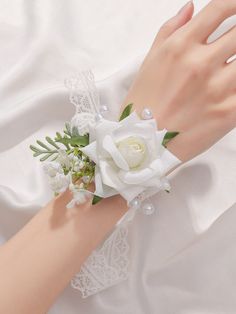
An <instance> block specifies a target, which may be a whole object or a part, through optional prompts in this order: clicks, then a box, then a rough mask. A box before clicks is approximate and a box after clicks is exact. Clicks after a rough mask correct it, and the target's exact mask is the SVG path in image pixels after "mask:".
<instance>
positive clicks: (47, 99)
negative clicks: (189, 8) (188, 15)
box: [0, 0, 236, 314]
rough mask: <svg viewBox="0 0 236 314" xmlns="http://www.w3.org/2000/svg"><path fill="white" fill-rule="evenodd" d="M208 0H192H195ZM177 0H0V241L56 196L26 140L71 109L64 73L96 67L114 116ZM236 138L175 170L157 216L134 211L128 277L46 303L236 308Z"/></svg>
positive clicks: (75, 308) (64, 307)
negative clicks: (89, 292) (96, 290)
mask: <svg viewBox="0 0 236 314" xmlns="http://www.w3.org/2000/svg"><path fill="white" fill-rule="evenodd" d="M206 3H207V1H205V0H198V1H197V3H196V7H197V10H198V9H199V8H200V7H202V6H203V5H205V4H206ZM183 4H184V1H182V0H171V1H164V0H162V1H161V0H126V1H121V0H116V1H115V0H109V1H107V0H100V1H94V0H86V1H82V0H77V1H76V0H71V1H66V0H57V1H55V0H41V1H30V0H25V1H23V0H12V1H7V0H1V2H0V22H1V23H0V44H1V49H0V108H1V109H0V110H1V111H0V112H1V115H0V241H1V243H3V242H4V241H6V240H7V239H9V238H10V237H11V236H12V235H13V234H15V233H16V232H17V231H18V230H19V229H20V228H22V227H23V225H24V224H25V223H26V222H27V221H28V220H29V219H30V218H31V217H32V216H33V215H34V214H35V213H36V212H37V211H38V210H39V209H40V207H41V206H43V205H44V204H45V203H46V202H47V201H48V200H49V199H50V197H51V192H50V190H49V187H48V184H47V180H46V178H45V176H44V174H43V172H42V169H41V165H40V163H39V161H38V160H36V159H33V158H32V154H31V152H30V150H29V149H28V146H29V144H31V143H32V142H34V140H35V139H36V138H42V137H43V136H44V135H45V134H48V135H53V134H54V132H55V131H56V130H58V129H60V128H61V127H62V126H63V122H64V120H69V119H70V117H71V116H72V115H73V113H74V108H73V107H72V105H71V104H70V103H69V100H68V93H67V90H66V88H65V87H64V85H63V80H64V79H65V78H66V77H68V76H70V75H71V74H73V73H74V72H75V71H78V70H80V69H81V68H83V67H91V68H92V70H93V71H94V72H95V76H96V79H97V81H98V82H97V86H98V88H99V90H100V93H101V101H102V102H104V103H105V104H107V105H108V106H109V108H110V112H111V117H114V118H115V117H117V115H118V112H119V104H120V102H121V100H122V99H123V97H124V95H125V93H126V91H127V89H128V87H129V85H130V83H131V81H132V78H133V75H134V73H135V72H136V71H137V69H138V65H139V64H140V61H141V60H142V57H140V58H138V59H137V60H136V58H135V56H137V55H142V54H143V53H144V52H145V51H146V50H147V48H148V47H149V46H150V44H151V41H152V39H153V38H154V36H155V33H156V31H157V29H158V28H159V26H160V25H161V24H162V22H163V21H164V20H166V19H167V18H168V17H170V16H172V15H173V14H175V13H176V12H177V11H178V8H179V7H180V5H183ZM226 24H227V23H226ZM226 26H227V25H226ZM226 26H225V27H226ZM218 34H219V32H218ZM133 59H135V61H134V60H133ZM122 65H124V66H122ZM119 68H122V70H120V71H118V70H119ZM114 73H115V74H114ZM235 140H236V132H235V131H232V132H231V133H230V134H228V135H227V136H226V137H225V138H224V139H222V140H221V141H220V142H219V143H217V144H216V145H215V146H214V147H212V148H211V149H210V150H209V151H208V152H206V153H204V154H202V155H201V156H199V157H198V158H195V159H194V160H192V161H191V162H189V163H188V164H186V165H184V166H182V167H181V168H179V169H178V170H177V171H175V173H174V174H172V178H171V183H172V192H171V193H170V194H166V193H164V192H161V193H159V194H158V195H157V196H156V197H155V206H156V213H155V214H154V216H152V217H150V216H144V215H141V214H139V215H137V216H136V218H135V220H134V222H133V224H132V227H131V230H130V241H131V246H132V252H131V259H132V265H131V275H130V277H129V279H128V280H127V281H124V282H122V283H120V284H119V285H116V286H114V287H112V288H110V289H107V290H105V291H103V292H101V293H99V294H97V295H95V296H92V297H90V298H87V299H85V300H83V299H82V298H81V296H80V294H79V292H78V291H76V290H74V289H72V288H71V287H70V286H68V287H67V288H66V289H65V291H64V292H63V293H62V295H61V296H60V297H59V298H58V300H57V301H56V303H55V304H54V305H53V306H52V308H51V309H50V311H49V314H75V313H86V314H111V313H112V314H118V313H119V314H131V313H135V314H157V313H158V314H231V313H232V314H233V313H235V312H236V299H235V291H236V266H235V265H236V249H235V241H236V227H235V226H236V224H235V221H236V193H235V185H236V159H235V153H236V148H235V147H236V146H235ZM16 284H17V285H19V286H20V283H16Z"/></svg>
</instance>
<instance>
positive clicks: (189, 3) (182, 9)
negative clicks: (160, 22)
mask: <svg viewBox="0 0 236 314" xmlns="http://www.w3.org/2000/svg"><path fill="white" fill-rule="evenodd" d="M191 4H193V0H190V1H188V2H187V3H186V4H185V5H184V6H183V7H182V8H181V9H180V10H179V12H178V13H177V15H179V14H181V13H182V12H183V11H184V10H185V9H186V8H187V7H188V6H189V5H191Z"/></svg>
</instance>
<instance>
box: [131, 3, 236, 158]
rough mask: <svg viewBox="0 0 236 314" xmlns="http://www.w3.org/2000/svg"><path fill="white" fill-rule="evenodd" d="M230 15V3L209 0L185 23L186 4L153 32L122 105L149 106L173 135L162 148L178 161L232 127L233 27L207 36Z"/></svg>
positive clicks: (189, 8)
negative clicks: (229, 61)
mask: <svg viewBox="0 0 236 314" xmlns="http://www.w3.org/2000/svg"><path fill="white" fill-rule="evenodd" d="M235 13H236V1H235V0H227V1H225V0H213V1H211V2H210V3H209V4H208V5H207V6H206V7H205V8H204V9H203V10H202V11H201V12H200V13H199V14H197V15H196V16H195V17H194V18H192V19H191V17H192V14H193V4H192V2H189V3H188V4H187V5H186V6H185V7H184V8H183V9H182V10H181V11H180V12H179V14H177V16H175V17H174V18H172V19H171V20H170V21H168V22H167V23H166V24H165V25H163V27H162V28H161V30H160V32H159V33H158V34H157V36H156V39H155V41H154V43H153V46H152V47H151V49H150V51H149V53H148V55H147V57H146V58H145V60H144V62H143V64H142V66H141V68H140V71H139V73H138V75H137V77H136V79H135V81H134V83H133V85H132V87H131V89H130V90H129V92H128V95H127V98H126V99H125V104H127V103H133V104H134V106H135V107H136V110H137V111H141V110H142V109H143V108H144V107H149V108H150V109H151V110H152V112H153V114H154V116H155V118H156V119H157V122H158V125H159V128H167V129H168V131H178V132H180V134H179V135H178V136H176V137H175V138H174V139H173V140H172V141H171V142H169V144H168V149H169V150H170V151H171V152H173V153H174V154H175V155H176V156H177V157H178V158H180V159H181V160H182V161H187V160H190V159H192V158H193V157H194V156H196V155H198V154H200V153H202V152H203V151H205V150H206V149H208V148H209V147H210V146H212V145H213V144H214V143H215V142H217V141H218V140H219V139H220V138H221V137H223V136H224V135H225V134H226V133H228V132H229V131H230V130H231V129H233V128H234V127H235V125H236V93H235V91H236V79H235V78H236V62H231V63H227V62H226V61H227V60H228V59H229V58H230V57H232V56H233V55H234V54H235V52H236V41H235V37H236V28H235V27H234V28H232V29H231V30H229V31H228V32H227V33H225V34H224V35H222V36H221V37H220V38H218V39H217V40H215V41H214V42H212V43H207V39H208V37H209V36H210V35H211V34H212V32H213V31H214V30H215V29H216V28H217V27H218V26H219V25H220V24H221V23H222V22H223V21H224V20H225V19H226V18H228V17H229V16H231V15H233V14H235Z"/></svg>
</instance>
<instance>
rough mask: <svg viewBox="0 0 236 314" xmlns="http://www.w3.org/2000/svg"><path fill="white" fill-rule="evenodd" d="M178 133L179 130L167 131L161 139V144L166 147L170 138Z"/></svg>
mask: <svg viewBox="0 0 236 314" xmlns="http://www.w3.org/2000/svg"><path fill="white" fill-rule="evenodd" d="M178 134H179V132H167V133H166V135H165V136H164V139H163V141H162V145H163V146H164V147H166V145H167V144H168V143H169V141H170V140H172V139H173V138H174V137H176V136H177V135H178Z"/></svg>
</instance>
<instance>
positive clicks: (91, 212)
mask: <svg viewBox="0 0 236 314" xmlns="http://www.w3.org/2000/svg"><path fill="white" fill-rule="evenodd" d="M235 12H236V4H235V0H228V1H225V0H213V1H212V2H211V3H210V4H209V5H208V6H207V7H206V8H205V9H204V10H202V12H201V13H200V14H198V15H197V16H196V17H195V18H193V20H192V21H191V22H189V23H187V22H188V21H189V20H190V19H191V17H192V13H193V6H192V4H191V3H189V4H188V5H187V6H186V7H185V8H184V9H183V10H182V11H181V12H180V13H179V14H178V15H177V16H176V17H174V18H172V19H171V20H170V21H169V22H168V23H167V24H166V25H165V26H164V27H163V28H162V29H161V31H160V32H159V33H158V35H157V38H156V40H155V42H154V44H153V47H152V48H151V50H150V53H149V54H148V56H147V58H146V59H145V61H144V64H143V66H142V67H141V69H140V71H139V74H138V76H137V78H136V80H135V82H134V84H133V86H132V88H131V89H130V91H129V93H128V95H127V98H126V101H125V103H126V104H127V103H128V102H133V103H134V105H135V107H136V109H137V111H138V112H140V111H141V110H142V108H143V106H148V107H150V108H151V109H152V111H153V113H154V115H155V117H156V118H157V120H158V122H159V125H160V126H161V127H166V128H168V130H174V131H180V132H181V134H180V135H178V136H177V137H176V138H175V139H173V140H172V141H171V142H170V143H169V146H168V147H169V149H170V150H171V151H172V152H174V153H175V154H176V156H177V157H179V158H180V159H182V160H184V161H185V160H189V159H191V158H193V157H194V156H196V155H197V154H199V153H201V152H202V151H203V150H205V149H207V148H209V147H210V146H211V145H212V144H213V143H215V142H216V141H217V140H218V139H219V138H221V137H222V136H224V135H225V134H226V133H227V132H228V131H229V130H231V129H232V128H233V127H234V126H235V123H236V106H235V104H236V98H235V97H236V96H235V90H236V85H235V73H236V67H235V65H236V63H235V62H233V63H232V64H230V65H228V64H226V62H225V61H226V59H227V57H230V55H233V54H234V53H235V50H236V46H235V40H233V38H234V37H235V29H233V30H231V31H230V32H228V33H227V34H226V35H224V36H222V38H220V39H219V40H217V41H216V42H215V43H213V44H212V45H206V43H205V42H206V38H207V36H208V35H210V33H211V32H212V31H213V30H214V29H215V28H216V27H217V26H218V25H219V23H221V22H222V21H223V20H224V19H225V18H227V17H228V16H230V15H233V14H235ZM186 23H187V24H186ZM181 26H183V27H181ZM180 27H181V28H180ZM225 47H227V49H225ZM196 60H197V61H196ZM213 61H214V62H215V63H214V64H213V63H212V62H213ZM69 198H70V197H69V194H68V192H65V193H64V194H63V195H60V196H59V197H57V198H56V199H55V200H52V201H51V202H50V203H49V204H48V205H47V206H46V207H45V208H43V209H42V210H41V211H40V212H39V213H38V214H37V215H36V216H35V217H34V218H33V219H32V220H31V221H30V222H29V223H28V224H27V225H26V226H25V227H24V228H23V229H22V230H21V231H20V232H18V233H17V234H16V235H15V236H14V237H13V238H12V239H10V240H9V241H8V242H7V243H6V244H5V245H4V246H2V247H1V249H0V278H1V280H0V313H7V314H15V307H16V306H17V309H18V311H17V313H18V314H28V313H29V314H31V313H34V314H38V313H39V314H41V313H45V312H46V311H47V310H48V308H49V307H50V306H51V304H52V303H53V302H54V300H55V299H56V297H57V296H58V295H59V294H60V292H61V291H62V290H63V289H64V288H65V287H66V285H67V284H68V282H69V281H70V279H71V278H72V277H73V275H74V274H75V273H76V272H77V271H79V269H80V266H81V264H82V263H83V262H84V260H85V259H86V257H87V256H88V255H89V254H90V253H91V251H92V250H93V249H94V248H95V247H96V246H97V245H98V244H99V243H100V242H101V241H102V240H103V239H104V237H105V235H106V234H107V233H108V232H109V231H110V230H111V229H112V227H113V226H114V224H115V223H116V222H117V221H118V220H119V218H120V217H121V216H122V215H123V214H124V213H125V211H126V210H127V208H126V204H125V201H124V200H122V199H121V198H120V197H119V196H117V197H113V198H110V199H106V200H103V201H102V202H101V203H99V204H97V205H96V206H91V205H89V204H85V205H81V206H80V207H79V208H76V209H71V210H68V209H66V206H65V205H66V204H67V202H68V201H69ZM16 282H17V283H18V285H15V283H16Z"/></svg>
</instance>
